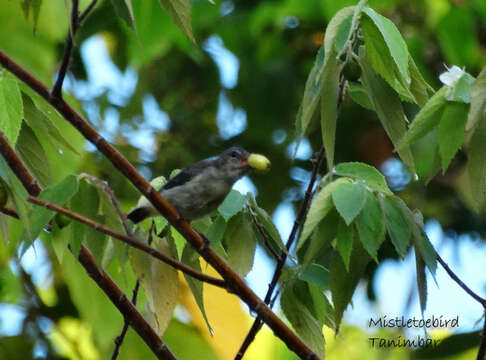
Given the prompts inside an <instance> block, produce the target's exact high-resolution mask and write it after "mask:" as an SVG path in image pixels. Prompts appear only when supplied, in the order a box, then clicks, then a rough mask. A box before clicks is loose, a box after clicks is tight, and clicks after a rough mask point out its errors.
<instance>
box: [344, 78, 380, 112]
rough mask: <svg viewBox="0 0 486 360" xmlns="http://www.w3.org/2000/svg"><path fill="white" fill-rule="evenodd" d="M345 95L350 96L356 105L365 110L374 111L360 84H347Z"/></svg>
mask: <svg viewBox="0 0 486 360" xmlns="http://www.w3.org/2000/svg"><path fill="white" fill-rule="evenodd" d="M347 93H348V94H349V96H351V99H353V101H354V102H355V103H356V104H358V105H361V106H362V107H364V108H365V109H368V110H371V111H375V108H374V107H373V104H372V103H371V100H370V98H369V96H368V94H367V93H366V90H365V89H364V87H363V85H361V84H360V83H356V82H352V83H349V84H348V88H347Z"/></svg>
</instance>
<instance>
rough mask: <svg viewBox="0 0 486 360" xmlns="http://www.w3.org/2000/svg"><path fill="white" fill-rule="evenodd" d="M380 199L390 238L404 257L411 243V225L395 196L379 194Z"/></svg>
mask: <svg viewBox="0 0 486 360" xmlns="http://www.w3.org/2000/svg"><path fill="white" fill-rule="evenodd" d="M378 199H379V201H380V205H381V210H382V211H383V214H384V216H385V224H386V229H387V231H388V234H389V235H390V239H391V241H392V243H393V245H394V246H395V249H396V250H397V253H398V254H399V255H400V256H401V257H402V258H403V257H405V254H406V252H407V248H408V245H409V243H410V236H411V229H410V225H409V224H408V222H407V220H406V218H405V216H404V214H403V212H402V210H401V209H400V207H399V206H398V205H397V200H396V199H395V198H394V197H385V196H379V198H378Z"/></svg>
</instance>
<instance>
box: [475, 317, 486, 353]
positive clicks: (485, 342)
mask: <svg viewBox="0 0 486 360" xmlns="http://www.w3.org/2000/svg"><path fill="white" fill-rule="evenodd" d="M485 359H486V311H485V313H484V324H483V331H482V333H481V340H479V350H478V356H477V357H476V360H485Z"/></svg>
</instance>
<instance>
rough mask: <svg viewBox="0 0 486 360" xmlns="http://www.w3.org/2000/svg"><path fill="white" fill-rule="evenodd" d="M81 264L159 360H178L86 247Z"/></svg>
mask: <svg viewBox="0 0 486 360" xmlns="http://www.w3.org/2000/svg"><path fill="white" fill-rule="evenodd" d="M78 259H79V262H80V263H81V264H82V265H83V267H84V268H85V270H86V272H87V273H88V275H89V276H90V277H91V278H92V279H93V280H94V281H95V282H96V284H98V286H99V287H100V288H101V289H102V290H103V291H104V292H105V294H106V295H107V296H108V297H109V298H110V300H111V302H112V303H113V304H114V305H115V306H116V307H117V308H118V310H120V312H121V313H122V314H123V316H124V317H125V319H130V325H131V326H132V327H133V329H134V330H135V331H136V332H137V333H138V334H139V335H140V337H141V338H142V339H143V340H144V341H145V343H146V344H147V345H148V346H149V347H150V349H151V350H152V352H153V353H154V354H155V355H156V356H157V358H159V359H174V360H175V359H176V357H175V356H174V355H173V354H172V353H171V351H170V350H169V349H168V348H167V346H166V345H165V344H164V342H162V340H161V339H160V337H159V336H158V335H157V333H156V332H155V331H154V329H153V328H152V327H151V326H150V325H149V323H148V322H147V321H146V320H145V319H144V317H143V316H142V314H140V313H139V312H138V310H137V308H136V307H135V305H133V304H132V302H131V301H130V300H129V299H128V298H127V297H126V295H125V294H124V293H123V291H122V290H121V289H120V288H119V287H118V285H117V284H116V283H115V282H114V281H113V280H112V279H111V278H110V276H109V275H108V274H107V273H106V272H105V271H100V270H99V269H98V267H97V266H96V262H95V260H94V258H93V255H91V253H90V252H89V250H88V249H86V248H85V247H82V248H81V251H80V252H79V257H78Z"/></svg>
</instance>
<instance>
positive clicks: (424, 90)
mask: <svg viewBox="0 0 486 360" xmlns="http://www.w3.org/2000/svg"><path fill="white" fill-rule="evenodd" d="M408 70H409V71H410V78H411V79H412V82H411V83H410V91H411V92H412V94H413V96H414V97H415V100H417V105H418V106H420V107H423V106H424V105H425V104H426V103H427V101H428V100H429V94H428V90H430V91H434V89H433V88H432V87H431V86H430V85H429V84H428V83H427V82H426V81H425V79H424V78H423V76H422V74H421V73H420V71H419V69H418V68H417V65H416V64H415V61H413V58H412V57H411V56H409V57H408Z"/></svg>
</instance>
